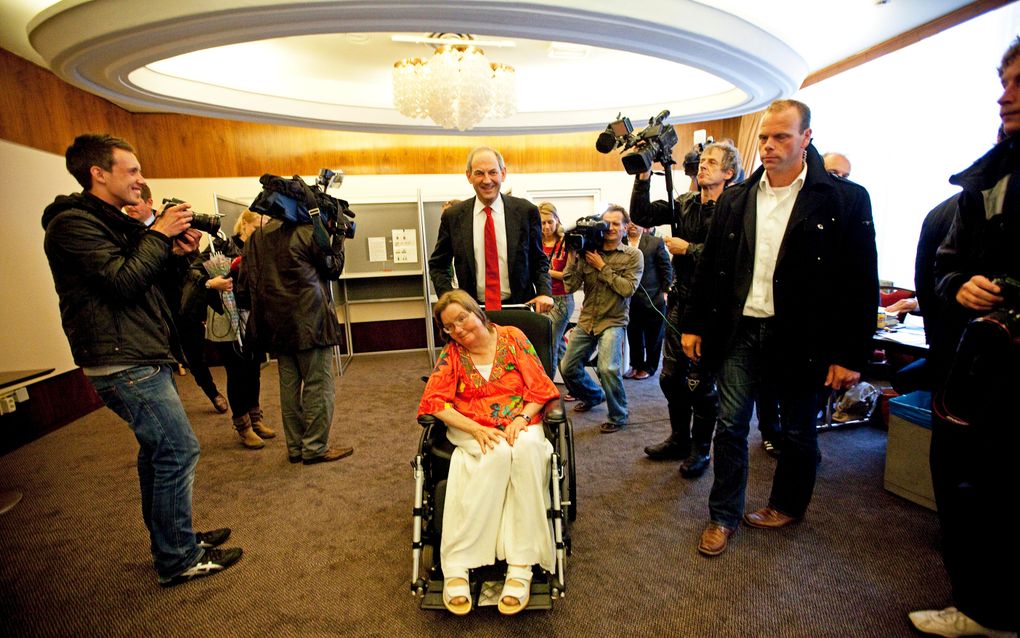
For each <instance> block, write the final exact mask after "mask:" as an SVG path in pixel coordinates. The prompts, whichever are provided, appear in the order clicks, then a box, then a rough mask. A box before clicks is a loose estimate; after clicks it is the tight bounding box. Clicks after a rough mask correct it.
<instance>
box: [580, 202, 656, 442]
mask: <svg viewBox="0 0 1020 638" xmlns="http://www.w3.org/2000/svg"><path fill="white" fill-rule="evenodd" d="M583 221H584V220H580V221H578V227H579V228H580V227H582V226H583V224H582V222H583ZM601 221H602V222H604V223H603V224H597V225H593V224H590V223H589V224H588V225H587V227H588V229H597V230H596V231H595V232H596V233H601V241H597V240H596V239H595V237H593V236H592V231H591V230H585V231H582V232H581V233H580V235H581V236H582V237H579V234H578V231H576V230H575V231H572V232H571V233H568V234H567V237H566V245H567V247H568V248H570V249H571V252H570V254H569V256H568V257H567V265H566V268H565V269H564V271H563V284H564V287H565V289H566V291H567V293H573V292H574V291H576V290H579V289H583V290H584V302H583V303H582V304H581V315H580V317H579V318H578V321H577V326H575V327H574V331H573V332H572V333H571V335H570V341H569V342H568V343H567V352H566V354H564V355H563V360H562V361H560V373H561V374H562V375H563V382H564V384H565V385H566V386H567V392H568V393H570V394H571V395H573V396H574V397H576V398H577V400H578V403H577V405H576V406H574V411H575V412H587V411H589V410H591V409H592V408H593V407H595V406H596V405H598V404H599V403H602V402H603V401H608V404H609V416H608V419H607V421H606V422H605V423H603V424H602V426H601V428H600V430H601V431H602V432H603V433H606V434H609V433H612V432H617V431H619V430H620V429H622V428H623V427H625V426H626V425H627V417H628V412H627V394H626V392H625V391H624V389H623V339H624V338H625V335H626V328H627V322H628V320H629V310H630V297H631V296H632V295H633V294H634V291H636V290H637V287H638V282H639V281H641V273H642V271H643V269H644V258H643V257H642V255H641V251H640V250H638V249H637V248H634V247H633V246H628V245H627V244H624V243H623V238H624V235H625V232H626V227H627V224H629V223H630V217H629V216H628V215H627V211H625V210H624V209H623V208H622V207H620V206H615V205H613V206H610V207H609V208H608V209H607V210H606V212H604V213H602V219H601ZM596 237H597V235H596ZM578 239H583V241H576V240H578ZM596 347H597V348H598V362H597V364H596V370H597V372H598V377H599V383H601V385H602V387H601V388H600V387H599V386H598V385H596V384H595V382H594V381H592V379H591V377H590V376H588V372H587V371H586V370H585V368H584V366H585V364H586V363H587V362H588V359H589V358H590V357H591V354H592V352H593V351H594V350H595V348H596Z"/></svg>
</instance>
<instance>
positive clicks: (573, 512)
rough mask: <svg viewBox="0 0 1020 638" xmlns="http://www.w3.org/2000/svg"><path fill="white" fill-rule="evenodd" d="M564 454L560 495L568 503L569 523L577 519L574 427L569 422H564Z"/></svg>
mask: <svg viewBox="0 0 1020 638" xmlns="http://www.w3.org/2000/svg"><path fill="white" fill-rule="evenodd" d="M565 425H566V428H567V429H566V436H565V437H564V438H565V439H566V448H567V449H566V453H565V454H564V455H563V464H564V466H565V467H564V472H563V483H564V484H563V486H562V487H561V490H560V491H561V493H562V494H563V495H565V496H566V497H567V500H568V501H569V502H570V504H569V505H567V508H566V509H567V512H566V515H567V520H568V521H570V522H571V523H573V522H574V520H576V519H577V468H576V466H575V464H574V426H573V424H571V423H570V421H567V422H566V424H565Z"/></svg>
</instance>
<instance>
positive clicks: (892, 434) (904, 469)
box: [885, 392, 935, 510]
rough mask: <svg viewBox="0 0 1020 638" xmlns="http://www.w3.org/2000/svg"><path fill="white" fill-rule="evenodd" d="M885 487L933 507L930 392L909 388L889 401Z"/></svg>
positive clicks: (925, 505)
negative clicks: (906, 392) (911, 390)
mask: <svg viewBox="0 0 1020 638" xmlns="http://www.w3.org/2000/svg"><path fill="white" fill-rule="evenodd" d="M889 404H890V406H889V411H890V414H889V440H888V443H887V445H886V450H885V489H887V490H889V491H890V492H892V493H893V494H896V495H897V496H902V497H903V498H905V499H907V500H909V501H912V502H914V503H917V504H918V505H923V506H924V507H927V508H928V509H930V510H934V509H935V493H934V491H933V490H932V483H931V465H930V463H929V460H928V459H929V454H930V449H931V394H930V393H928V392H911V393H910V394H906V395H903V396H901V397H896V398H894V399H891V400H890V401H889Z"/></svg>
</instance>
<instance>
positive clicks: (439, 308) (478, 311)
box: [432, 288, 492, 341]
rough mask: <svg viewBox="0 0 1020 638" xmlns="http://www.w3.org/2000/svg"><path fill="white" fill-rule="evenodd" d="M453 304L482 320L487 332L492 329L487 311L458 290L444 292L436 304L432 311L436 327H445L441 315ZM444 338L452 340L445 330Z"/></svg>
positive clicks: (473, 299) (472, 298)
mask: <svg viewBox="0 0 1020 638" xmlns="http://www.w3.org/2000/svg"><path fill="white" fill-rule="evenodd" d="M453 304H459V305H460V306H461V307H462V308H464V310H466V311H468V312H469V313H471V314H473V315H474V316H476V317H478V318H479V319H480V320H481V322H482V325H484V326H485V329H486V330H488V329H490V326H492V322H491V321H489V318H488V317H487V316H485V311H484V310H482V307H481V306H479V305H478V302H477V301H475V298H474V297H472V296H471V295H469V294H468V293H467V292H465V291H463V290H461V289H459V288H457V289H455V290H450V291H447V292H444V293H443V294H442V295H441V296H440V297H439V301H437V302H436V306H435V308H433V309H432V316H433V317H435V320H436V325H438V326H439V327H440V328H442V327H443V320H442V319H441V318H440V315H442V314H443V311H445V310H446V309H447V308H449V307H450V306H451V305H453ZM443 337H444V338H445V339H446V340H447V341H449V339H450V335H449V334H447V333H446V331H445V330H444V331H443Z"/></svg>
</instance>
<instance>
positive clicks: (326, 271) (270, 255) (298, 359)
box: [235, 175, 354, 465]
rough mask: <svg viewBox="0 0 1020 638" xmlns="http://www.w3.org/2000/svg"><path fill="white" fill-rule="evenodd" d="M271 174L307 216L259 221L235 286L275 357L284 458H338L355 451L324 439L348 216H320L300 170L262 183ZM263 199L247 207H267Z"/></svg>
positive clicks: (252, 326)
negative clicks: (333, 290) (335, 287)
mask: <svg viewBox="0 0 1020 638" xmlns="http://www.w3.org/2000/svg"><path fill="white" fill-rule="evenodd" d="M276 182H284V183H285V184H286V186H287V187H289V188H291V189H293V190H294V191H297V192H299V193H300V199H299V200H297V201H298V202H299V203H300V204H302V205H303V206H304V207H305V208H306V210H307V215H306V216H305V218H307V219H309V221H307V222H301V221H291V220H289V219H280V218H277V217H274V218H272V219H268V220H267V221H266V222H265V223H264V224H263V225H262V226H261V227H260V228H258V229H256V230H255V232H253V233H252V234H251V236H250V237H249V238H248V241H247V242H246V243H245V248H244V253H243V257H242V260H241V270H240V273H239V276H238V281H237V283H236V285H235V294H236V295H237V301H238V305H240V306H242V307H244V306H248V307H250V309H251V315H250V316H249V318H248V331H247V337H248V339H249V340H251V341H254V343H255V344H256V345H257V347H258V348H259V349H260V350H262V351H265V352H269V353H270V354H272V355H274V356H275V357H276V359H277V363H278V366H279V375H280V410H281V412H282V417H283V431H284V435H285V436H286V439H287V457H288V459H289V460H290V462H291V463H301V462H304V464H305V465H311V464H313V463H326V462H330V461H339V460H340V459H342V458H345V457H348V456H350V455H351V454H353V453H354V448H351V447H342V448H331V447H329V433H330V428H331V427H332V424H333V404H334V397H335V388H334V370H333V360H334V356H333V350H334V348H333V347H334V346H336V345H338V344H339V343H340V339H341V336H340V326H339V324H338V323H337V318H336V310H335V309H334V307H333V302H332V299H331V296H330V291H329V287H330V281H333V280H336V279H338V278H339V277H340V273H341V272H342V271H343V267H344V238H345V234H344V228H343V225H344V223H345V222H344V220H343V217H342V215H341V214H340V212H337V213H336V217H335V218H330V217H326V219H325V220H322V219H321V216H320V202H319V199H318V198H317V196H316V195H317V193H316V191H314V190H313V189H312V188H311V187H309V186H308V185H307V184H305V182H304V180H302V179H301V178H300V177H299V176H297V175H295V176H294V178H293V179H292V180H280V179H279V178H276V177H275V176H271V175H265V176H263V177H262V183H263V185H265V186H267V188H268V186H269V185H270V184H271V183H272V184H274V186H275V183H276ZM263 192H264V193H266V192H268V190H264V191H263ZM294 194H296V193H294ZM319 195H322V194H321V193H319ZM270 196H272V194H270ZM262 197H263V196H261V195H260V199H261V198H262ZM326 197H328V196H326ZM260 199H256V201H255V202H253V203H252V206H251V208H252V210H255V211H258V212H263V213H265V212H266V210H263V209H262V208H260V207H258V206H257V204H260ZM291 199H296V198H291ZM334 201H335V200H334ZM269 214H272V212H270V213H269Z"/></svg>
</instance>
